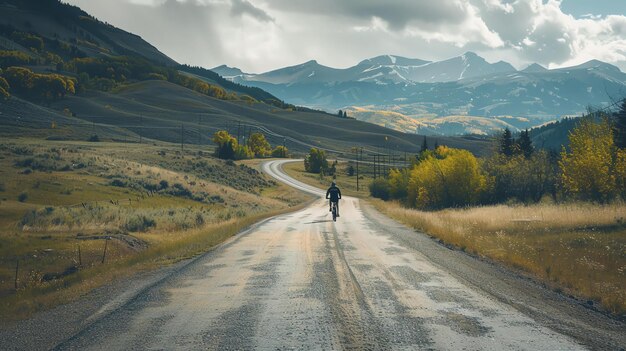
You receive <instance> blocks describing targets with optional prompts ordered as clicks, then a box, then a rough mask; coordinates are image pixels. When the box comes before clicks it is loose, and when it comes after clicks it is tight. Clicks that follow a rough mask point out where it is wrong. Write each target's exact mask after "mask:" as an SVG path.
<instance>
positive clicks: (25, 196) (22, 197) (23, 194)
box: [17, 191, 28, 202]
mask: <svg viewBox="0 0 626 351" xmlns="http://www.w3.org/2000/svg"><path fill="white" fill-rule="evenodd" d="M26 199H28V193H26V192H25V191H22V192H21V193H20V194H19V195H17V201H19V202H24V201H26Z"/></svg>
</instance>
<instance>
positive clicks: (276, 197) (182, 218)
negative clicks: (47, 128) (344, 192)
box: [0, 139, 308, 319]
mask: <svg viewBox="0 0 626 351" xmlns="http://www.w3.org/2000/svg"><path fill="white" fill-rule="evenodd" d="M210 151H211V150H209V151H208V152H207V150H206V149H204V148H200V147H196V148H192V147H189V148H187V149H186V150H185V151H180V149H179V148H178V147H177V146H176V145H168V144H163V143H160V144H156V145H155V144H149V145H148V144H142V145H137V144H132V145H129V144H120V143H88V142H66V141H65V142H58V141H41V140H28V139H9V140H7V141H3V142H1V143H0V315H1V316H2V317H1V318H0V319H4V318H6V319H15V318H25V317H27V316H28V315H30V314H31V313H33V312H35V311H37V310H39V309H41V308H48V307H51V306H54V305H56V304H59V303H63V302H67V301H70V300H71V299H74V298H76V297H78V296H80V295H81V294H83V293H85V292H87V291H89V290H90V289H92V288H94V287H96V286H99V285H101V284H104V283H106V282H109V281H111V280H112V279H115V278H117V277H123V276H128V275H130V274H132V273H134V272H137V271H140V270H143V269H150V268H154V267H157V266H159V265H163V264H168V263H171V262H176V261H178V260H181V259H185V258H189V257H192V256H194V255H196V254H198V253H201V252H205V251H206V250H208V249H209V248H211V247H213V246H215V245H216V244H218V243H220V242H222V241H224V240H225V239H226V238H228V237H229V236H232V235H233V234H235V233H237V232H238V231H239V230H241V229H242V228H245V227H246V226H248V225H250V224H252V223H254V222H256V221H258V220H260V219H262V218H266V217H268V216H272V215H274V214H278V213H281V212H286V211H290V210H293V209H295V208H297V207H298V206H302V204H303V203H305V202H306V201H307V200H308V197H307V196H306V195H303V194H302V193H300V192H298V191H296V190H294V189H292V188H290V187H287V186H285V185H282V184H277V183H276V182H274V181H273V180H271V179H268V178H266V177H265V176H264V175H262V174H261V173H260V172H259V171H258V170H256V169H254V168H251V167H248V166H246V165H239V164H235V163H232V162H224V161H221V160H217V159H214V158H212V157H209V156H208V155H209V154H210ZM25 168H28V169H29V171H26V172H25V171H24V169H25ZM21 194H26V195H25V196H24V198H21V196H22V195H21ZM105 247H106V249H105ZM105 250H106V254H105ZM103 256H104V264H103V263H102V262H103ZM16 268H17V276H16ZM16 278H17V289H16V288H15V283H16V282H15V280H16Z"/></svg>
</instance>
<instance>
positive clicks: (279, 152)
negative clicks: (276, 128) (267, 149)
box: [272, 145, 289, 158]
mask: <svg viewBox="0 0 626 351" xmlns="http://www.w3.org/2000/svg"><path fill="white" fill-rule="evenodd" d="M272 157H277V158H279V157H280V158H287V157H289V150H288V149H287V148H286V147H284V146H282V145H278V146H276V147H275V148H274V150H272Z"/></svg>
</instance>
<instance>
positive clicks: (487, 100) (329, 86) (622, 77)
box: [214, 52, 626, 132]
mask: <svg viewBox="0 0 626 351" xmlns="http://www.w3.org/2000/svg"><path fill="white" fill-rule="evenodd" d="M228 69H229V70H228V71H227V70H226V69H225V68H224V66H220V67H216V68H215V69H214V71H216V72H217V73H219V74H223V75H225V76H227V77H229V79H231V80H233V81H235V82H238V83H241V84H245V85H251V86H256V87H259V88H262V89H264V90H266V91H268V92H270V93H272V94H274V95H275V96H277V97H279V98H281V99H283V100H285V101H287V102H290V103H294V104H298V105H304V106H308V107H313V108H318V109H325V110H328V111H334V110H337V109H344V110H345V109H350V108H351V107H364V108H367V109H368V110H372V111H395V112H398V113H401V114H403V115H406V116H408V117H410V118H413V119H416V120H417V121H419V120H420V119H423V118H431V119H432V118H433V116H435V117H445V116H455V122H458V121H459V118H461V117H462V116H468V121H471V125H470V126H468V127H467V129H466V130H471V131H472V132H474V131H477V132H480V131H481V130H483V129H484V131H485V132H486V131H487V130H488V129H486V127H483V126H481V124H482V125H488V124H490V125H493V123H492V122H493V121H490V122H489V123H486V122H485V121H483V122H480V123H479V121H480V118H491V119H493V118H499V117H502V116H514V117H521V118H526V119H528V121H529V123H528V125H524V126H521V127H523V128H525V127H526V126H534V125H541V124H543V123H545V122H546V121H550V120H554V119H558V118H559V117H562V116H571V115H580V114H581V113H583V112H585V111H586V110H587V107H588V106H606V105H608V104H610V103H611V102H612V101H613V100H615V99H618V98H623V97H624V96H625V95H626V74H624V73H623V72H622V71H620V70H619V68H617V67H615V66H613V65H610V64H608V63H604V62H601V61H597V60H592V61H589V62H586V63H584V64H581V65H578V66H574V67H567V68H560V69H546V68H544V67H542V66H540V65H538V64H532V65H530V66H528V67H527V68H525V69H523V70H520V71H517V70H516V69H515V68H514V67H513V66H511V65H510V64H508V63H506V62H497V63H489V62H487V61H485V60H484V59H483V58H481V57H480V56H478V55H476V54H474V53H471V52H470V53H466V54H464V55H461V56H458V57H454V58H451V59H448V60H443V61H435V62H429V61H424V60H419V59H409V58H404V57H399V56H391V55H384V56H378V57H374V58H371V59H367V60H363V61H361V62H359V63H358V64H357V65H355V66H353V67H350V68H346V69H336V68H331V67H327V66H323V65H320V64H319V63H317V62H316V61H309V62H306V63H304V64H301V65H296V66H292V67H286V68H281V69H278V70H274V71H271V72H266V73H262V74H249V73H243V72H241V74H236V75H232V72H235V73H238V72H237V71H234V69H232V68H228ZM362 115H363V114H362ZM469 117H479V119H472V118H469ZM381 123H382V122H381ZM468 123H469V122H468ZM474 127H475V128H474ZM441 130H452V129H446V128H438V131H441ZM410 131H412V132H414V130H410ZM433 132H434V131H433Z"/></svg>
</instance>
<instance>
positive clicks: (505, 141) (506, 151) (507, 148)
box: [500, 128, 513, 156]
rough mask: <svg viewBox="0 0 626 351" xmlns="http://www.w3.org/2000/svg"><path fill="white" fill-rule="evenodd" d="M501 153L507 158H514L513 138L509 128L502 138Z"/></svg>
mask: <svg viewBox="0 0 626 351" xmlns="http://www.w3.org/2000/svg"><path fill="white" fill-rule="evenodd" d="M500 153H501V154H503V155H505V156H513V136H512V135H511V131H510V130H509V128H506V129H505V130H504V132H503V133H502V137H501V138H500Z"/></svg>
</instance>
